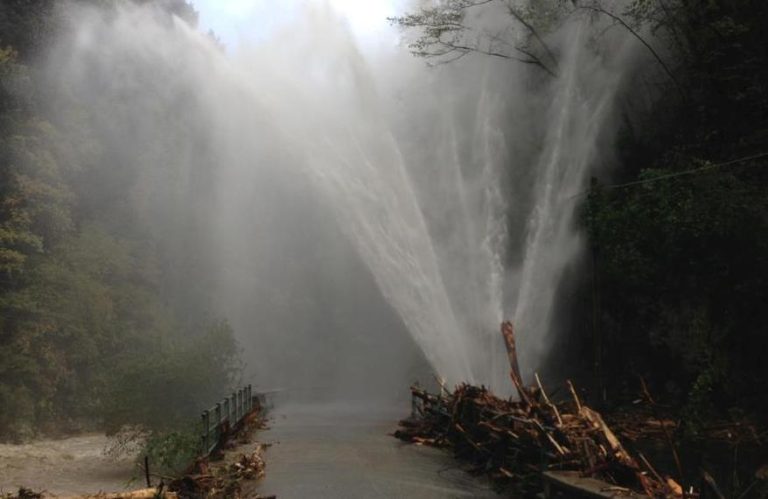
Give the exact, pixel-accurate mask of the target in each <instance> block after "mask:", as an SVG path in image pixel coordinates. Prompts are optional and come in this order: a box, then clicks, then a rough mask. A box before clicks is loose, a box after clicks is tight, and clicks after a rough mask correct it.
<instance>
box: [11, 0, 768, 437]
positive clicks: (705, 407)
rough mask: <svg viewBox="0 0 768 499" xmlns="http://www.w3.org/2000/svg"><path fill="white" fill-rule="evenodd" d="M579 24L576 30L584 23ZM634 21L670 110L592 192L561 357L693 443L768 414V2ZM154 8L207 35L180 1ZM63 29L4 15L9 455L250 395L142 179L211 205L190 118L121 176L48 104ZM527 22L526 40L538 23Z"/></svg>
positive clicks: (652, 86) (33, 1)
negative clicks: (669, 409)
mask: <svg viewBox="0 0 768 499" xmlns="http://www.w3.org/2000/svg"><path fill="white" fill-rule="evenodd" d="M80 2H81V3H88V4H103V5H104V8H105V9H109V8H112V7H111V6H112V5H114V2H111V1H108V0H104V1H102V2H99V1H98V0H80ZM555 3H558V2H555ZM470 4H471V2H466V1H463V0H461V1H454V2H446V3H445V5H446V6H447V7H444V8H445V9H448V10H447V11H422V13H421V14H415V15H413V16H410V17H404V18H400V19H399V20H398V21H399V23H400V24H402V25H405V26H408V27H412V28H424V27H425V26H429V25H433V28H434V23H435V22H451V23H457V22H460V21H461V16H462V11H463V10H464V9H466V8H469V7H470ZM561 4H562V5H566V4H567V5H570V6H571V7H570V9H571V11H572V10H573V9H576V8H578V4H579V3H578V2H572V3H571V2H559V3H558V5H561ZM629 4H630V8H629V9H628V10H627V12H625V13H622V14H621V16H618V15H616V14H612V15H614V16H615V21H616V23H617V25H616V27H615V29H629V30H632V32H633V33H635V34H637V36H638V37H641V38H642V39H643V41H644V43H647V45H648V46H649V48H651V50H653V48H652V47H654V46H655V47H657V50H654V51H653V56H655V58H656V59H657V62H659V63H660V64H661V65H662V67H661V70H660V71H659V73H658V77H655V78H650V79H648V80H641V79H638V80H637V83H636V85H637V86H636V88H634V89H633V91H634V92H635V93H636V94H637V95H645V94H649V95H651V96H652V98H651V99H650V101H651V102H652V103H651V104H650V105H647V106H641V107H633V103H635V102H637V101H640V100H642V99H641V98H640V97H638V98H637V99H634V100H633V99H631V98H628V99H627V109H626V110H625V115H626V116H625V118H626V119H625V120H624V122H623V124H622V129H621V132H620V143H619V147H618V151H619V155H618V158H617V159H616V161H615V164H614V165H612V167H611V168H610V169H607V170H600V171H599V172H596V173H595V178H594V180H593V182H592V187H591V189H590V192H589V194H588V195H587V196H585V197H584V201H583V203H582V205H581V208H580V209H581V212H582V215H583V216H582V217H581V223H583V226H584V230H585V231H586V232H587V233H588V235H589V245H590V252H589V257H590V258H589V261H588V262H585V263H586V267H587V268H588V271H587V273H586V274H588V275H587V276H586V277H585V278H584V279H583V284H582V285H581V287H580V288H579V289H577V290H576V293H575V294H576V295H577V296H578V299H576V300H572V302H573V303H575V304H576V306H574V307H572V308H573V310H572V317H569V319H570V323H571V324H572V326H571V327H569V328H568V331H567V334H566V335H564V336H563V338H562V339H561V340H560V341H561V346H562V348H561V349H560V350H557V349H556V350H555V355H560V354H562V352H563V351H567V352H569V353H568V358H569V359H571V360H573V359H576V358H578V359H582V360H583V362H584V364H585V365H588V366H589V367H590V369H591V368H592V367H594V374H595V377H596V378H597V379H598V382H599V383H598V384H599V385H602V387H603V388H604V389H605V393H606V394H607V398H608V399H609V400H610V399H612V398H613V399H622V398H623V397H631V396H633V393H634V391H635V390H636V386H637V378H638V377H640V376H642V377H644V378H646V379H647V380H648V381H649V382H650V383H651V385H652V386H653V387H654V390H655V391H656V393H658V394H659V395H661V396H662V397H665V398H667V399H668V400H670V401H672V402H674V403H675V405H676V407H677V408H678V409H679V410H681V411H682V412H683V414H685V415H686V418H687V422H688V427H689V428H691V429H693V430H695V428H696V427H697V425H699V424H701V423H702V422H704V421H705V420H706V419H708V418H710V417H721V416H723V415H726V414H729V413H731V414H738V413H741V412H742V411H747V412H749V413H753V414H762V415H766V414H768V397H765V386H766V384H768V372H767V371H766V370H765V369H764V367H763V366H762V355H763V354H764V351H765V347H766V345H767V344H768V342H766V326H765V321H766V320H768V303H767V301H768V87H766V85H768V30H766V26H768V4H766V3H765V2H763V1H762V0H727V1H726V0H681V1H679V2H665V1H659V2H655V1H647V0H646V1H635V2H630V3H629ZM157 5H158V8H160V9H164V11H165V12H167V13H168V14H169V15H170V14H171V13H173V14H176V15H179V16H180V17H182V18H184V19H186V20H187V21H188V22H189V23H191V24H194V23H195V22H196V20H195V17H196V15H195V12H194V10H193V8H192V6H191V5H190V4H188V3H186V2H184V1H183V0H178V1H176V2H167V1H166V2H162V1H158V2H157ZM451 9H453V10H451ZM592 14H593V15H596V16H601V15H606V14H605V13H604V12H600V11H599V10H596V11H594V12H592ZM58 15H59V11H58V10H57V9H56V2H54V1H53V0H26V1H25V0H4V1H3V2H2V4H1V5H0V438H2V439H24V438H30V437H33V436H35V435H39V434H40V433H45V432H53V431H75V430H79V429H85V428H95V427H98V428H105V429H108V430H115V429H117V428H119V427H120V426H122V425H124V424H143V425H146V426H148V427H153V428H162V427H164V426H166V427H170V426H173V425H174V424H175V422H176V421H178V420H179V419H183V417H184V416H185V415H188V414H194V413H195V411H197V410H198V409H199V407H200V406H201V405H202V402H201V401H210V400H212V399H215V398H216V397H217V395H218V393H219V391H220V390H221V389H222V387H227V386H230V385H231V384H232V382H233V381H234V380H235V379H236V376H237V366H238V358H237V346H236V344H235V341H234V336H233V332H232V330H231V328H230V327H229V325H228V324H227V322H226V321H224V320H222V318H220V317H217V316H216V314H215V312H214V307H213V306H212V303H213V299H214V298H213V297H212V296H210V288H209V287H208V283H207V282H206V279H205V276H206V275H208V273H207V272H206V268H207V266H209V265H211V262H210V255H209V254H207V252H206V251H205V248H207V247H209V246H210V243H211V242H210V241H207V240H206V239H205V237H206V236H205V231H200V230H197V229H198V225H197V224H199V223H201V222H200V217H201V215H200V214H199V213H196V211H195V209H193V208H192V206H193V203H192V201H193V200H192V199H188V198H185V196H186V195H188V194H180V193H179V192H175V191H173V190H172V188H171V187H168V189H170V190H168V191H163V190H162V188H161V187H159V185H160V184H158V185H152V184H151V182H150V183H148V182H147V181H146V177H147V175H150V176H151V175H159V176H164V177H165V178H177V177H178V176H180V175H182V173H181V172H182V171H183V172H187V173H185V175H188V176H186V177H184V178H183V181H184V182H185V183H186V184H187V185H192V186H193V188H187V189H186V190H185V192H193V193H195V194H196V196H195V200H194V201H195V206H197V205H199V203H200V199H201V198H202V199H205V198H206V196H210V193H208V192H206V190H205V186H206V185H207V181H208V175H210V171H208V170H207V169H206V168H205V163H206V162H205V154H206V151H205V144H204V143H200V141H198V140H197V139H198V137H197V136H196V131H195V129H194V119H193V118H194V111H193V110H192V109H190V110H188V111H189V114H188V115H184V116H185V117H187V118H190V119H187V120H184V121H183V122H179V121H174V122H172V123H167V125H168V127H169V128H171V129H173V130H174V132H173V141H171V142H158V143H155V144H153V148H152V150H150V151H147V150H144V151H132V150H128V151H122V152H121V154H128V155H140V156H141V157H142V159H143V161H144V162H145V168H144V169H135V168H130V167H128V166H127V165H134V164H135V163H134V162H126V163H125V165H126V167H125V168H105V163H106V162H115V161H117V162H119V161H120V154H117V155H116V154H114V153H112V152H110V151H114V149H115V147H116V146H115V138H114V137H112V136H111V135H110V130H108V129H104V128H103V127H101V126H100V125H99V124H100V123H103V121H102V120H101V117H99V116H95V115H93V113H94V111H93V109H90V108H84V107H82V106H80V105H79V104H78V101H77V99H76V98H75V97H71V96H67V95H64V96H61V95H57V96H55V100H56V102H58V103H60V105H59V106H58V107H57V109H55V110H52V109H50V107H49V106H48V105H47V103H49V102H51V101H52V96H51V93H52V92H57V91H58V90H56V89H53V88H50V87H49V86H47V84H46V81H47V79H46V78H44V77H42V76H41V75H40V71H41V70H40V69H37V68H38V66H37V64H36V63H37V62H39V61H40V59H41V58H44V57H50V54H48V53H47V52H46V51H45V50H44V47H45V46H46V43H47V42H49V41H50V40H51V39H52V37H54V36H55V34H56V30H57V29H58V28H57V27H58V26H59V19H58V18H57V16H58ZM526 15H530V13H522V14H520V19H517V20H516V19H515V17H514V16H512V17H510V23H514V22H519V21H520V20H521V19H522V20H523V21H525V24H530V23H533V21H530V22H529V21H526V19H530V18H529V17H526ZM441 16H443V17H441ZM445 16H448V17H445ZM530 27H531V29H533V28H536V27H537V25H536V24H535V23H533V24H531V26H530ZM542 29H545V28H542ZM425 33H426V34H425V36H426V38H422V39H421V40H420V42H418V43H417V44H416V45H415V47H416V51H417V52H418V53H419V55H422V56H427V57H429V56H430V53H428V52H426V51H425V50H426V48H428V47H429V42H430V40H429V36H434V35H437V36H438V37H439V36H442V35H443V34H444V33H443V32H440V31H439V30H438V31H434V30H433V31H430V30H429V29H427V30H426V32H425ZM533 33H537V32H536V31H534V32H533ZM536 36H538V34H537V35H536ZM538 50H539V51H540V52H541V46H539V47H538ZM532 53H533V52H532ZM486 55H494V54H486ZM547 58H548V56H547V55H546V54H544V55H541V58H540V59H536V60H533V62H534V63H535V64H538V65H540V66H542V69H543V72H545V73H546V72H551V71H553V69H552V68H550V67H549V65H550V63H549V62H545V61H548V59H547ZM527 62H531V61H527ZM499 63H500V64H514V63H516V62H515V61H499ZM53 65H54V66H55V61H54V64H53ZM152 90H153V91H154V90H156V89H152ZM154 94H157V95H158V98H157V99H156V101H155V102H150V103H148V104H146V105H147V108H148V109H151V112H152V113H153V114H152V119H154V120H157V121H158V122H160V123H162V120H163V119H167V118H166V117H167V116H170V115H173V114H172V113H166V112H165V111H166V110H167V109H166V107H168V106H177V107H176V108H174V112H175V113H178V112H179V111H178V106H181V108H182V111H181V112H182V114H184V112H185V110H186V108H185V101H184V100H183V96H182V97H180V98H179V99H177V100H175V101H171V102H169V101H167V100H163V99H161V98H160V97H159V95H160V92H154V93H153V92H147V95H150V96H151V95H154ZM145 98H151V97H146V96H145ZM145 102H146V101H145ZM61 103H64V104H61ZM176 115H178V114H176ZM158 126H159V125H158ZM179 143H183V144H187V145H189V144H195V145H196V147H197V148H198V150H197V153H198V154H196V156H195V162H196V164H197V165H198V166H199V168H195V169H192V170H189V169H183V168H182V166H181V165H182V164H183V163H185V162H190V158H189V157H179V155H178V154H176V151H177V150H180V149H184V150H190V149H192V150H194V147H192V148H191V147H184V148H179V147H177V146H178V144H179ZM75 151H76V153H75ZM115 171H117V172H118V173H119V174H115ZM148 172H152V173H148ZM189 172H191V173H189ZM162 185H166V187H167V186H168V185H170V186H172V185H173V182H170V183H165V184H162ZM194 186H198V188H194ZM137 206H138V207H139V208H140V209H139V208H137ZM158 213H161V214H162V217H161V218H163V220H160V221H158ZM202 216H203V217H204V215H202ZM161 222H162V223H161ZM167 227H174V230H175V231H176V233H174V234H173V235H172V236H173V237H171V236H169V234H167V233H165V232H164V229H165V228H167ZM180 247H184V248H186V249H187V251H184V252H179V251H177V250H178V248H180ZM195 248H197V250H196V251H197V252H195V251H190V250H189V249H195ZM182 254H183V256H180V255H182ZM566 322H568V321H566ZM574 349H576V350H577V351H578V352H580V353H583V355H574V354H573V351H574Z"/></svg>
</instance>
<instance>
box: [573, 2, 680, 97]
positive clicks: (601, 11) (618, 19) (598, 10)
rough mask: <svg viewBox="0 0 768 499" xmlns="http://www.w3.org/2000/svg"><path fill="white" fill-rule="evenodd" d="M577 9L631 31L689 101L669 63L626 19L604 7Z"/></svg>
mask: <svg viewBox="0 0 768 499" xmlns="http://www.w3.org/2000/svg"><path fill="white" fill-rule="evenodd" d="M577 8H578V9H580V10H588V11H592V12H596V13H598V14H603V15H605V16H608V17H610V18H611V19H613V20H614V21H616V22H617V23H619V24H620V25H621V26H623V27H624V28H625V29H626V30H627V31H629V32H630V33H631V34H632V36H634V37H635V38H636V39H637V40H639V41H640V43H642V44H643V45H644V46H645V48H647V49H648V51H649V52H650V53H651V55H653V57H654V59H656V61H657V62H658V63H659V65H660V66H661V67H662V69H663V70H664V72H665V73H667V76H669V78H670V79H671V80H672V82H673V83H674V84H675V87H676V88H677V91H678V92H679V93H680V96H681V97H682V99H683V100H684V101H685V100H687V96H686V94H685V91H684V90H683V87H682V85H681V84H680V82H679V81H678V80H677V78H676V77H675V75H674V73H672V70H671V69H669V66H667V63H666V62H664V59H662V57H661V56H660V55H659V53H658V52H656V50H655V49H654V48H653V47H652V46H651V44H650V43H648V42H647V41H646V40H645V38H643V37H642V36H640V34H639V33H638V32H637V31H635V29H634V28H632V26H630V25H629V24H627V22H626V21H624V19H622V18H621V17H619V16H617V15H616V14H614V13H613V12H609V11H607V10H605V9H603V8H602V7H597V6H594V5H580V6H578V7H577Z"/></svg>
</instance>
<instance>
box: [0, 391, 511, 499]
mask: <svg viewBox="0 0 768 499" xmlns="http://www.w3.org/2000/svg"><path fill="white" fill-rule="evenodd" d="M402 415H403V413H402V412H392V411H391V410H390V412H388V413H386V412H382V411H381V410H380V409H373V408H371V407H350V406H341V405H328V404H310V405H286V406H284V407H279V408H277V409H273V411H272V413H271V414H270V422H269V429H267V430H264V431H260V432H259V433H257V434H256V435H255V436H254V440H257V441H259V442H263V443H272V444H273V445H272V446H271V447H270V448H268V449H267V451H266V455H265V458H266V462H267V470H266V477H265V478H264V479H263V480H261V481H259V482H255V483H251V484H247V483H246V484H244V485H246V486H247V487H249V488H250V491H251V492H258V493H261V494H264V495H269V494H275V495H277V497H278V498H280V499H294V498H320V499H322V498H334V499H344V498H368V497H371V498H420V499H422V498H423V499H430V498H468V497H478V498H494V497H498V496H497V495H496V494H494V493H493V492H492V490H491V489H490V487H489V485H488V483H487V482H485V481H484V480H482V479H479V478H473V477H471V476H470V475H468V474H467V473H465V472H463V471H461V470H460V469H459V468H457V464H456V462H455V461H454V460H453V459H452V458H451V457H450V456H449V455H448V454H446V453H444V452H442V451H439V450H436V449H431V448H427V447H418V446H413V445H406V444H403V443H401V442H399V441H398V440H396V439H395V438H393V437H391V436H389V433H391V432H392V431H394V429H395V427H396V421H397V419H398V418H399V417H400V416H402ZM108 444H109V440H108V439H107V437H105V436H102V435H85V436H79V437H74V438H67V439H62V440H48V441H40V442H36V443H32V444H26V445H0V493H2V492H10V491H15V490H17V489H18V488H19V487H20V486H25V487H29V488H32V489H34V490H38V491H43V490H44V491H46V492H48V493H51V494H55V495H76V494H88V493H96V492H120V491H123V490H126V488H127V487H128V486H130V485H133V487H130V488H136V487H140V486H141V485H142V484H141V483H140V482H133V483H130V482H131V477H132V476H133V475H135V471H134V467H133V464H132V460H131V459H130V458H122V459H119V460H115V459H112V458H110V457H107V456H105V455H104V449H105V447H106V446H107V445H108ZM247 450H248V449H247V448H238V449H236V450H235V452H238V453H239V452H247Z"/></svg>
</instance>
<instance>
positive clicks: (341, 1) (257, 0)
mask: <svg viewBox="0 0 768 499" xmlns="http://www.w3.org/2000/svg"><path fill="white" fill-rule="evenodd" d="M406 1H407V0H277V1H275V0H192V3H193V4H194V6H195V9H197V10H198V11H199V12H200V27H201V28H202V29H203V30H205V31H208V30H209V29H212V30H213V31H214V32H215V33H216V35H218V37H219V38H221V39H222V40H223V41H224V43H225V44H226V45H227V46H228V47H234V46H236V45H237V42H238V40H240V39H243V38H244V39H257V40H258V39H259V38H263V37H264V36H266V35H267V34H268V33H269V32H270V31H271V30H273V29H275V28H276V27H278V26H280V25H281V24H283V23H285V22H287V21H289V20H290V19H291V17H292V16H293V15H294V14H295V13H296V11H297V10H298V8H299V6H300V5H302V3H320V2H327V3H328V4H330V5H331V6H332V7H334V8H335V9H336V10H337V11H338V12H339V13H340V14H341V15H342V16H344V17H345V18H346V19H347V20H348V22H349V24H350V26H351V27H352V30H353V31H354V33H355V35H356V36H357V37H359V38H361V39H366V38H372V37H376V36H377V35H382V34H383V33H384V32H385V30H388V29H390V28H389V24H388V22H387V20H386V18H387V17H388V16H393V15H397V14H400V13H402V11H403V10H404V9H403V5H404V4H405V3H406Z"/></svg>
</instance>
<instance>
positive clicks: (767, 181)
mask: <svg viewBox="0 0 768 499" xmlns="http://www.w3.org/2000/svg"><path fill="white" fill-rule="evenodd" d="M491 3H494V4H497V5H498V6H501V11H502V12H504V11H506V20H505V21H504V23H503V24H502V27H501V28H498V29H497V30H496V31H490V32H489V31H488V30H485V29H477V27H476V26H472V24H471V22H472V21H471V19H472V17H473V16H475V17H476V15H477V13H478V9H479V8H481V7H483V6H485V5H487V4H488V2H474V1H465V0H451V1H447V2H443V3H441V4H439V5H436V6H434V7H428V8H422V9H420V10H416V11H414V12H411V13H409V14H406V15H403V16H401V17H396V18H393V19H392V21H393V23H395V24H397V25H399V26H401V27H403V28H405V29H406V30H407V31H410V32H411V33H415V37H414V38H413V39H412V43H411V44H410V48H411V50H412V52H413V53H414V54H415V55H417V56H419V57H423V58H426V59H427V60H429V61H430V62H433V63H436V64H451V63H453V61H455V60H457V59H461V58H463V57H464V56H466V55H473V54H474V56H482V57H489V58H492V59H494V60H496V61H497V63H498V64H525V65H528V66H529V67H530V66H532V67H534V68H538V70H539V71H538V73H539V75H538V76H539V77H540V78H543V79H544V80H546V79H547V78H551V77H553V76H556V74H557V71H558V69H559V68H558V63H559V58H560V57H559V54H557V53H556V52H555V51H554V50H552V49H551V48H550V46H549V45H548V41H547V40H548V36H550V35H552V34H553V33H554V32H556V31H557V30H558V29H559V28H560V27H561V26H563V24H564V23H566V22H567V21H568V19H569V18H572V17H575V16H589V17H591V18H592V19H593V20H595V22H600V21H602V22H604V23H607V27H606V28H605V29H603V30H602V31H601V33H600V34H598V35H597V36H605V33H607V32H608V31H610V30H622V31H625V32H627V33H629V34H630V35H631V36H632V37H633V38H635V39H636V41H637V42H638V46H639V50H640V51H641V52H642V53H644V54H645V56H646V57H648V59H649V60H650V61H651V64H649V65H646V66H643V67H642V69H641V70H639V71H636V72H635V73H634V74H632V75H631V77H630V80H631V83H630V84H628V85H627V88H626V90H625V91H624V95H623V96H622V99H621V100H622V104H620V108H621V109H620V113H621V116H622V120H621V124H620V130H619V135H618V144H617V146H616V150H617V157H616V158H614V159H612V160H611V161H610V164H609V165H600V164H596V165H593V178H592V185H591V188H590V190H589V193H588V194H587V195H586V196H585V198H586V199H585V200H584V201H583V203H582V204H581V208H580V210H581V213H582V216H581V217H580V220H581V223H582V226H583V229H584V230H585V231H586V232H587V233H588V239H589V241H588V246H589V251H588V255H586V259H585V261H583V262H582V263H583V266H582V268H583V269H584V270H585V272H584V274H583V277H582V278H574V276H573V275H572V274H571V275H570V276H567V278H568V279H569V280H570V281H578V282H579V283H580V284H578V285H575V286H574V285H565V286H564V291H563V293H561V294H563V295H568V296H563V297H562V298H563V301H564V302H566V303H568V305H567V307H566V308H567V310H566V311H565V312H564V314H565V315H566V317H565V318H563V319H562V322H563V323H565V324H567V326H565V327H564V329H565V331H564V333H563V334H562V335H561V336H560V338H559V340H558V342H559V343H558V345H557V346H556V347H555V348H553V349H552V353H551V361H550V364H552V365H553V366H554V371H555V372H556V373H557V374H558V375H559V376H574V375H575V373H576V371H578V370H579V369H583V371H582V372H585V373H587V374H586V375H585V378H586V380H585V381H587V382H591V383H589V384H590V385H591V386H592V387H593V389H592V390H590V391H591V394H592V396H593V397H594V398H595V399H599V400H600V401H601V402H607V403H609V404H616V403H621V402H625V401H628V400H633V399H635V398H636V397H637V394H638V391H639V386H640V383H639V380H640V378H644V379H646V380H647V381H648V382H649V383H651V385H652V387H653V391H655V392H656V393H657V394H658V395H659V396H662V397H663V398H664V399H665V401H666V402H668V403H670V404H671V405H672V406H673V407H675V408H676V410H677V411H678V412H679V413H680V414H681V415H682V417H683V419H684V422H685V423H686V424H685V425H684V426H685V427H686V428H687V429H689V430H691V431H693V432H695V431H696V429H697V428H700V427H701V425H702V423H704V422H705V421H707V420H709V419H711V418H722V417H729V416H733V417H738V416H739V415H742V416H743V414H744V412H745V411H746V412H747V413H750V414H752V415H755V414H760V415H762V416H763V417H764V416H765V414H766V411H768V398H767V397H766V396H765V386H766V383H767V382H768V374H767V373H766V370H765V369H764V368H763V366H762V361H761V358H762V355H763V352H764V351H765V348H766V346H767V345H768V342H767V341H766V326H765V321H766V311H768V307H766V305H767V303H766V298H767V297H768V279H767V278H766V276H767V275H768V273H767V272H768V168H766V167H768V121H767V120H768V87H767V86H766V84H767V82H768V31H766V26H768V6H767V5H766V4H765V2H761V1H756V0H728V1H725V0H682V1H664V0H660V1H653V0H634V1H628V2H624V3H620V2H616V3H611V4H610V5H609V4H608V3H605V2H576V1H572V2H570V1H542V2H531V3H530V4H528V7H521V6H520V4H516V3H514V2H506V1H501V0H500V1H498V2H491ZM496 22H498V19H497V20H496ZM509 26H514V27H516V29H517V30H518V32H519V33H522V36H521V37H519V38H518V39H517V41H516V42H515V43H509V42H505V41H504V39H503V35H504V33H505V32H504V30H505V29H507V27H509ZM595 46H596V47H597V46H598V44H595ZM585 126H586V125H585ZM579 364H581V367H579ZM564 365H565V366H567V367H566V369H565V371H567V372H563V371H564V369H563V367H562V366H564Z"/></svg>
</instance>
